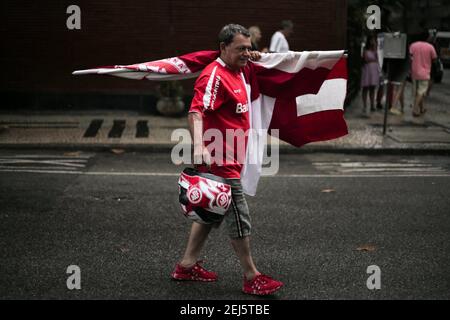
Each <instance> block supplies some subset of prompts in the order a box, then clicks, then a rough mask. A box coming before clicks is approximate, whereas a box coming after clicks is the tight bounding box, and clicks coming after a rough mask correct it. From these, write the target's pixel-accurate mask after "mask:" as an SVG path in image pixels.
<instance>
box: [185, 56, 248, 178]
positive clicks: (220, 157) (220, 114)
mask: <svg viewBox="0 0 450 320" xmlns="http://www.w3.org/2000/svg"><path fill="white" fill-rule="evenodd" d="M246 87H247V84H246V82H245V78H244V75H243V73H242V72H235V71H232V70H231V69H229V68H228V67H227V66H226V65H225V63H224V62H223V61H222V60H221V59H220V58H218V59H217V60H216V61H214V62H212V63H211V64H209V65H208V66H207V67H206V68H205V69H204V70H203V72H202V73H201V74H200V76H199V77H198V79H197V81H196V82H195V87H194V98H193V99H192V104H191V108H190V110H189V112H198V113H201V114H202V115H203V139H204V143H205V146H209V147H208V149H209V150H210V152H211V157H212V158H213V160H214V159H215V160H216V162H219V163H213V164H212V165H211V173H213V174H215V175H217V176H220V177H223V178H240V176H241V169H242V165H243V164H244V161H245V152H246V150H247V137H248V135H247V134H248V129H249V128H250V120H249V103H248V96H247V88H246ZM248 88H249V86H248ZM248 90H250V89H248ZM209 129H216V131H211V130H209ZM237 130H238V131H237ZM227 131H228V132H227ZM205 132H206V135H205ZM219 132H220V134H221V136H220V135H217V133H219ZM208 133H209V134H210V135H212V136H213V138H211V137H210V136H209V137H208ZM227 134H228V139H227ZM219 137H221V139H222V140H221V141H216V139H218V138H219ZM208 140H212V141H208ZM220 143H222V146H223V148H215V146H219V145H220ZM199 170H200V171H203V172H204V171H206V168H204V167H201V168H199Z"/></svg>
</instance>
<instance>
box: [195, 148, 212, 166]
mask: <svg viewBox="0 0 450 320" xmlns="http://www.w3.org/2000/svg"><path fill="white" fill-rule="evenodd" d="M201 164H205V165H206V166H207V167H208V169H210V168H211V154H210V153H209V151H208V149H207V148H206V147H205V146H198V147H194V166H199V165H201Z"/></svg>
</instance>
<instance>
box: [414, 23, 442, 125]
mask: <svg viewBox="0 0 450 320" xmlns="http://www.w3.org/2000/svg"><path fill="white" fill-rule="evenodd" d="M427 39H428V32H426V33H423V35H422V39H421V40H420V41H416V42H414V43H413V44H411V46H410V47H409V54H410V58H411V78H412V84H413V98H414V104H413V111H412V114H413V116H414V117H420V116H421V115H422V114H424V113H425V112H426V111H427V109H426V108H425V106H424V99H425V94H426V92H427V90H428V86H429V81H430V78H431V66H432V64H433V62H434V60H436V59H437V54H436V50H435V49H434V47H433V46H432V45H431V44H430V43H428V42H427Z"/></svg>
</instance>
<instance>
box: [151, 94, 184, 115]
mask: <svg viewBox="0 0 450 320" xmlns="http://www.w3.org/2000/svg"><path fill="white" fill-rule="evenodd" d="M156 110H158V112H159V113H161V114H162V115H164V116H178V115H181V114H182V113H183V112H184V101H183V100H181V97H162V98H160V99H159V100H158V102H157V103H156Z"/></svg>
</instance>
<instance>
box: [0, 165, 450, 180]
mask: <svg viewBox="0 0 450 320" xmlns="http://www.w3.org/2000/svg"><path fill="white" fill-rule="evenodd" d="M0 172H15V173H20V172H24V173H54V174H78V175H84V176H142V177H179V176H180V173H163V172H108V171H87V172H83V171H61V170H32V169H4V168H0ZM417 177H422V178H427V177H430V178H431V177H450V173H442V174H438V173H436V174H431V173H430V174H414V175H411V174H277V175H275V176H262V178H283V179H285V178H417Z"/></svg>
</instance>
